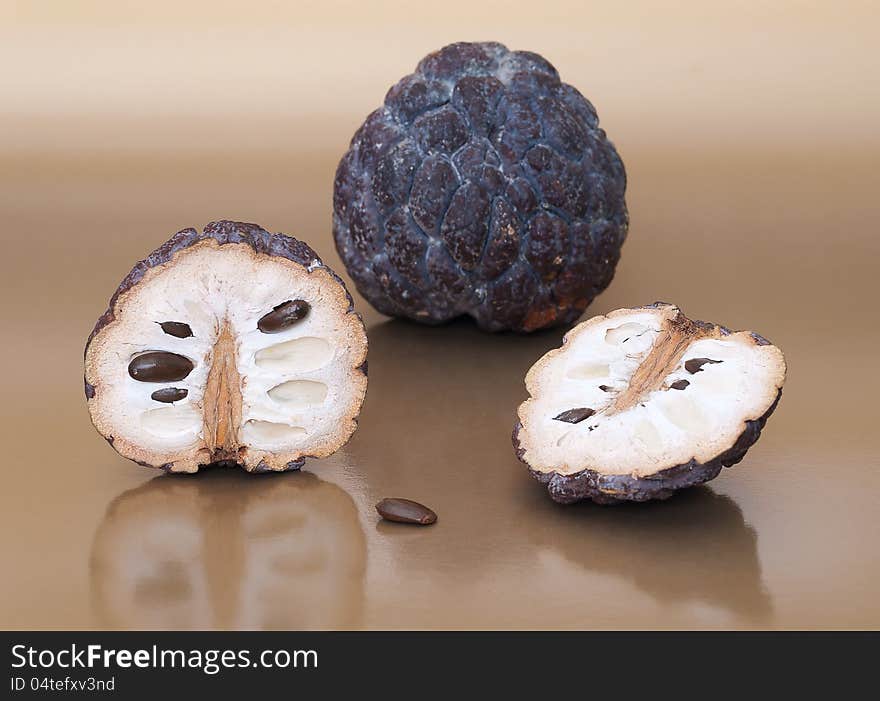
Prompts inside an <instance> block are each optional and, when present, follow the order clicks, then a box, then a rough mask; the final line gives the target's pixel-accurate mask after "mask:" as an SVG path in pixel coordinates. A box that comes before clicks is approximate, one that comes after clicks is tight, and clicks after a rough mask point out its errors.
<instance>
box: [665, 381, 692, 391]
mask: <svg viewBox="0 0 880 701" xmlns="http://www.w3.org/2000/svg"><path fill="white" fill-rule="evenodd" d="M689 384H690V382H688V381H687V380H676V381H675V382H673V383H672V384H671V385H669V387H670V389H684V388H685V387H687V386H688V385H689Z"/></svg>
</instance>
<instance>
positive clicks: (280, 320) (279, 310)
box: [257, 299, 311, 333]
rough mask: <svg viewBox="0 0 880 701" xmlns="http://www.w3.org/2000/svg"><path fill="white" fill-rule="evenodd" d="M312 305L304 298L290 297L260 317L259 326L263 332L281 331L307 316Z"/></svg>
mask: <svg viewBox="0 0 880 701" xmlns="http://www.w3.org/2000/svg"><path fill="white" fill-rule="evenodd" d="M309 309H311V306H310V305H309V303H308V302H306V301H305V300H303V299H289V300H287V301H286V302H282V303H281V304H279V305H278V306H277V307H273V309H272V311H271V312H269V313H268V314H265V315H263V316H262V317H260V320H259V321H258V322H257V328H258V329H259V330H260V331H262V332H263V333H280V332H281V331H284V330H285V329H289V328H290V327H291V326H293V325H294V324H295V323H296V322H298V321H300V320H301V319H303V318H305V315H306V314H308V313H309Z"/></svg>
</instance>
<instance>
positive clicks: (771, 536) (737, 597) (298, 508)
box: [0, 0, 880, 628]
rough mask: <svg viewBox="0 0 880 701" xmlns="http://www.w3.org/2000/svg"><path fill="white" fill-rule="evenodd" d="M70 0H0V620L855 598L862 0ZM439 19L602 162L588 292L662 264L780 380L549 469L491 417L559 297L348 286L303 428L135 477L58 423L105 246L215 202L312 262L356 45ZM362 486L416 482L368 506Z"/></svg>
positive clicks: (675, 619)
mask: <svg viewBox="0 0 880 701" xmlns="http://www.w3.org/2000/svg"><path fill="white" fill-rule="evenodd" d="M19 5H21V4H19ZM38 5H39V3H37V4H33V7H34V8H36V7H37V6H38ZM87 5H88V9H87V10H82V12H81V13H79V12H78V13H75V12H74V10H73V9H70V10H65V9H62V5H58V6H57V9H56V10H54V12H55V13H56V14H51V13H49V14H46V13H47V12H49V11H38V10H36V9H33V10H29V9H27V8H25V9H21V10H20V13H19V16H18V17H16V18H15V22H3V23H0V39H2V41H0V59H2V65H7V66H10V65H12V66H18V67H19V68H20V69H19V70H17V71H15V72H14V74H8V75H7V78H8V80H6V81H5V82H6V88H5V91H4V92H5V95H6V97H5V99H4V110H3V111H2V113H0V209H2V211H3V240H4V255H3V256H0V268H2V280H3V290H4V294H3V295H2V296H0V310H2V315H3V319H4V329H5V332H4V333H5V335H4V343H3V344H0V354H2V360H3V364H4V367H6V368H15V372H13V373H7V374H6V376H5V377H4V397H5V398H6V400H7V401H4V402H3V403H2V404H0V425H2V430H3V439H4V457H5V460H4V465H3V471H4V478H5V479H4V482H3V489H2V490H0V514H2V515H0V524H2V529H0V543H2V553H3V556H4V570H3V577H2V578H0V626H2V627H11V628H90V627H113V628H126V627H135V628H173V627H184V628H206V627H223V628H263V627H267V628H274V627H281V628H284V627H290V628H322V627H323V628H361V627H367V628H400V627H403V628H422V627H427V628H458V627H465V628H490V627H492V628H494V627H501V628H523V627H525V628H618V627H623V628H646V627H648V628H654V627H657V628H682V627H684V628H728V627H733V628H754V627H761V628H764V627H771V628H831V627H857V628H867V627H870V628H876V627H878V626H880V600H878V598H877V592H878V590H880V556H878V552H880V550H878V547H877V543H878V542H880V464H878V458H877V448H876V435H877V427H876V425H877V408H876V407H877V400H876V398H877V396H878V395H880V373H878V372H877V369H876V364H877V360H876V358H877V348H878V347H880V327H878V324H877V321H876V319H877V311H876V303H877V299H878V293H880V270H878V266H880V263H878V261H880V237H878V235H877V231H878V226H880V199H878V197H877V186H878V181H877V166H876V164H877V162H878V158H880V134H878V130H877V124H880V108H878V104H880V98H878V94H877V91H875V90H868V89H867V87H866V86H868V85H870V84H871V79H870V75H871V74H872V73H876V68H877V66H876V51H875V49H874V36H873V34H874V29H873V28H874V27H875V26H876V22H875V19H876V17H875V16H874V15H876V10H875V9H872V8H871V4H870V3H856V2H853V3H846V4H845V7H841V6H840V5H835V6H834V7H832V6H830V5H828V6H825V7H824V9H823V7H822V6H820V5H818V4H817V5H815V6H813V5H809V4H807V3H788V2H779V3H772V4H771V3H754V4H753V5H750V4H747V5H749V6H747V7H741V6H736V7H731V8H730V9H729V10H722V9H718V7H715V6H712V9H710V6H709V5H706V4H703V3H686V4H685V5H684V6H683V7H682V9H681V10H680V12H679V11H678V10H676V12H678V14H676V12H671V11H669V10H668V8H665V7H661V6H659V5H656V4H644V5H642V4H639V3H624V4H621V7H620V9H614V8H615V7H616V6H615V5H612V4H611V3H609V4H608V6H607V7H606V8H605V9H602V10H599V9H595V10H594V11H593V13H592V14H589V15H588V14H586V10H584V4H583V3H571V4H566V3H561V2H560V3H552V2H551V3H547V4H546V6H542V16H541V17H540V21H538V18H537V16H536V15H535V11H534V9H531V10H525V9H522V11H521V12H520V11H519V10H516V9H515V7H516V6H515V4H514V9H513V10H508V11H506V14H505V16H506V17H508V18H509V19H507V20H499V19H498V15H497V12H495V13H492V12H489V11H488V10H483V9H481V8H478V7H474V4H473V3H466V2H464V0H462V2H458V1H457V0H455V1H452V2H450V3H446V5H448V6H449V9H448V10H447V11H445V12H444V15H443V16H442V17H440V16H437V17H431V18H430V21H421V22H419V23H418V26H416V25H413V27H412V28H411V31H410V30H406V31H405V30H404V29H403V28H404V27H405V24H404V23H402V22H389V21H388V19H387V18H388V15H387V14H386V15H385V19H384V20H383V19H382V18H381V12H380V13H379V14H375V13H376V10H375V9H371V10H370V13H372V14H368V12H367V10H366V9H365V8H366V5H368V4H364V9H357V8H355V9H352V10H350V11H348V12H342V11H341V10H340V8H339V7H336V6H335V5H334V3H333V2H328V3H322V4H321V6H320V7H318V6H315V7H311V6H310V7H309V8H303V7H299V5H300V4H296V5H297V9H296V10H294V9H292V8H293V5H291V6H290V7H291V9H289V10H287V9H284V10H282V9H279V8H280V6H279V5H277V4H274V3H273V4H272V8H270V7H269V3H260V2H256V3H253V4H252V5H251V6H249V8H248V13H247V15H244V14H240V10H233V9H230V8H232V5H228V6H227V5H221V6H218V5H216V4H211V5H210V9H211V11H210V12H208V11H206V9H205V8H206V7H209V6H208V5H204V6H201V5H200V3H191V4H184V5H181V4H180V3H176V4H170V3H168V4H167V6H166V4H163V3H158V4H154V5H151V9H149V10H145V14H144V15H143V16H139V17H138V18H132V17H122V16H121V15H120V14H119V13H120V12H121V10H119V9H118V8H119V7H122V5H120V4H118V3H110V2H102V1H98V0H96V1H95V2H91V3H88V4H87ZM764 5H772V7H769V8H764V7H763V6H764ZM194 6H195V7H197V9H192V7H194ZM624 6H625V7H624ZM70 7H71V8H72V7H73V6H72V5H71V6H70ZM84 7H85V6H84ZM505 7H508V6H507V5H505ZM529 7H533V6H532V5H529ZM719 7H720V6H719ZM465 10H467V12H468V13H469V15H468V16H470V17H471V18H472V19H471V21H472V22H473V23H474V24H473V28H472V29H470V30H468V31H467V32H463V31H462V28H461V17H462V16H463V13H464V12H465ZM385 11H386V13H387V12H388V11H390V10H388V9H387V8H386V10H385ZM0 12H5V10H3V11H0ZM284 13H288V14H284ZM294 13H296V14H295V15H294ZM279 14H280V16H279ZM206 18H210V20H208V19H206ZM282 20H284V21H282ZM206 21H209V22H210V23H209V24H207V25H206V24H205V22H206ZM462 34H465V35H467V36H466V37H464V38H472V37H479V38H490V37H492V38H498V39H499V40H501V41H504V42H505V43H507V44H508V45H510V46H512V47H516V48H531V49H534V50H537V51H540V52H541V53H542V54H544V55H545V56H547V57H548V58H549V59H550V60H552V61H553V62H554V63H556V64H557V67H558V68H559V69H560V72H561V73H563V75H564V76H565V77H566V80H567V81H569V82H571V83H573V84H575V85H578V86H579V87H581V88H582V89H583V90H584V92H585V93H586V94H587V96H588V97H589V98H590V99H591V100H592V101H593V102H594V103H595V104H596V107H597V109H598V111H599V113H600V116H601V118H602V125H603V126H604V128H605V129H607V130H608V133H609V135H610V136H611V138H612V139H613V140H614V142H615V144H616V145H617V146H618V148H619V150H620V152H621V155H622V157H623V158H624V160H625V162H626V165H627V171H628V174H629V189H628V204H629V209H630V214H631V218H632V226H631V230H630V236H629V239H628V241H627V243H626V244H625V245H624V249H623V256H622V259H621V264H620V267H619V269H618V272H617V275H616V277H615V279H614V281H613V282H612V283H611V286H610V287H609V289H608V290H607V291H606V292H605V293H604V294H602V295H601V296H600V297H599V298H598V299H597V300H596V301H595V302H594V304H593V305H592V306H591V307H590V309H589V310H588V313H604V312H607V311H610V310H612V309H616V308H619V307H624V306H633V305H638V304H646V303H649V302H652V301H654V300H655V299H662V300H668V301H670V302H674V303H676V304H679V305H680V306H681V307H682V309H683V310H684V312H685V313H686V314H687V315H688V316H690V317H692V318H697V319H711V320H718V321H722V322H724V323H725V324H727V325H729V326H730V327H732V328H749V329H755V330H757V331H759V332H760V333H762V334H764V335H766V336H767V337H768V338H769V339H770V340H771V341H772V342H773V343H775V344H777V345H778V346H779V347H780V348H781V349H782V350H783V351H784V352H785V354H786V359H787V361H788V365H789V375H788V380H787V383H786V386H785V394H784V398H783V399H782V401H781V403H780V405H779V408H778V410H777V411H776V413H775V414H774V415H773V416H772V418H771V419H770V420H769V422H768V424H767V427H766V430H765V434H764V436H763V437H762V438H761V440H760V441H759V442H758V444H757V445H755V446H754V448H752V450H751V451H750V452H749V454H748V455H747V457H746V459H745V460H744V461H743V462H742V463H741V464H740V465H738V466H736V467H733V468H730V469H725V470H724V471H723V472H722V473H721V475H720V476H719V477H718V478H717V479H716V480H715V481H713V482H712V483H711V486H708V487H705V488H699V489H694V490H691V491H689V492H684V493H681V494H678V495H676V496H674V497H673V498H671V499H670V500H669V501H666V502H662V503H653V504H643V505H631V506H620V507H600V506H593V505H588V504H583V505H576V506H572V507H563V506H559V505H557V504H554V503H553V502H551V501H550V499H549V498H548V497H547V494H546V489H545V488H544V487H543V486H541V485H539V484H537V483H536V482H535V481H534V480H533V479H532V478H531V477H529V475H528V473H527V472H526V470H525V468H524V466H522V465H521V464H520V463H519V462H518V461H517V460H516V457H515V456H514V454H513V451H512V448H511V444H510V431H511V428H512V424H513V421H514V412H515V410H516V407H517V405H518V404H519V403H520V402H521V401H522V400H523V399H524V397H525V391H524V387H523V377H524V375H525V372H526V370H527V369H528V368H529V366H531V364H532V363H533V362H534V361H535V360H536V359H537V358H538V357H539V356H540V355H541V354H542V353H544V352H546V351H547V350H548V349H550V348H553V347H555V346H557V345H558V344H559V341H560V338H561V336H562V330H557V331H551V332H548V333H543V334H539V335H533V336H508V335H503V336H491V335H486V334H483V333H480V332H479V331H477V330H476V329H475V327H474V325H473V324H471V323H465V322H461V323H454V324H452V325H450V326H446V327H441V328H423V327H419V326H416V325H413V324H409V323H405V322H400V321H388V320H386V319H383V318H382V317H380V316H379V315H378V314H376V313H374V312H372V311H371V310H370V309H369V308H368V307H366V306H365V305H364V303H363V301H362V300H360V299H359V298H356V299H355V303H356V305H357V306H358V308H359V309H360V310H361V311H362V312H363V313H364V315H365V320H366V322H367V326H368V333H369V336H370V343H371V346H370V353H369V371H370V385H369V390H368V393H367V400H366V403H365V405H364V410H363V413H362V414H361V418H360V429H359V431H358V432H357V433H356V434H355V436H354V438H353V439H352V441H351V442H350V443H349V444H348V445H347V446H346V447H344V448H343V449H342V450H341V451H340V452H339V453H337V454H336V455H335V456H333V457H331V458H329V459H326V460H323V461H308V462H307V463H306V468H305V469H306V470H307V472H303V473H301V474H284V475H278V476H272V475H269V476H262V477H261V476H258V475H246V474H240V473H239V472H237V471H230V470H220V471H216V472H214V473H205V474H202V473H200V474H198V475H195V476H193V477H164V476H159V475H158V473H157V472H155V471H151V470H147V469H145V468H139V467H138V466H136V465H134V464H132V463H130V462H129V461H127V460H125V459H123V458H121V457H119V456H118V455H116V453H114V451H113V450H112V448H110V446H108V445H106V443H105V442H104V441H103V440H101V438H100V437H99V436H98V435H97V433H96V432H95V431H94V430H93V429H92V427H91V425H90V424H89V419H88V412H87V410H86V406H85V399H84V397H83V393H82V391H83V390H82V346H83V344H84V342H85V338H86V336H87V335H88V333H89V331H90V330H91V328H92V325H93V324H94V320H95V319H96V318H97V316H98V315H99V314H100V313H101V312H102V311H103V310H104V309H105V307H106V302H107V298H108V297H109V295H110V294H111V293H112V291H113V290H114V289H115V288H116V286H117V284H118V283H119V280H120V279H121V277H122V276H123V275H124V274H125V273H126V272H127V271H128V270H129V269H130V268H131V265H132V264H133V263H134V262H135V261H136V260H138V259H139V258H142V257H143V256H144V255H146V254H147V253H148V252H149V251H150V250H152V249H153V248H154V247H155V246H156V245H158V244H159V243H161V242H162V241H163V240H165V239H166V238H167V237H168V236H169V235H170V234H171V233H173V232H174V231H177V230H178V229H180V228H182V227H184V226H198V227H201V226H203V225H204V224H205V223H207V222H208V221H211V220H213V219H219V218H232V219H239V220H244V221H256V222H259V223H261V224H262V225H263V226H265V227H267V228H268V229H271V230H273V231H286V232H289V233H292V234H295V235H296V236H298V237H301V238H302V239H303V240H305V241H308V242H309V243H310V244H311V245H313V246H314V247H315V249H316V250H317V252H318V253H319V254H320V255H321V256H322V257H324V258H325V259H326V261H327V263H328V264H329V265H331V266H333V267H334V268H336V269H337V270H341V269H342V268H341V266H340V265H339V261H338V257H337V256H336V255H335V253H334V251H333V245H332V241H331V238H330V210H331V201H330V200H331V191H332V180H333V173H334V170H335V167H336V163H337V160H338V158H339V157H340V155H341V154H342V153H343V151H344V150H345V148H346V145H347V143H348V140H349V138H350V137H351V134H352V131H353V130H354V128H355V127H356V126H357V124H359V123H360V122H361V120H362V119H363V117H364V116H365V114H366V112H367V111H368V110H370V109H372V107H373V106H374V105H375V104H378V101H379V100H380V99H381V96H382V94H383V93H384V90H385V89H386V88H387V85H388V83H389V81H391V80H393V79H395V78H396V77H398V76H400V75H403V74H404V73H406V72H408V71H409V70H411V69H412V67H413V65H414V63H415V61H416V60H417V59H418V58H419V57H420V56H422V55H423V54H424V53H425V52H426V51H428V50H430V49H432V48H435V47H436V46H439V45H441V44H442V43H443V42H444V41H447V40H450V39H453V38H460V37H462ZM331 41H344V42H345V43H346V47H347V48H346V51H345V52H338V51H330V50H329V49H328V48H327V47H328V46H329V45H330V42H331ZM319 57H320V60H319ZM353 60H355V61H356V63H357V68H358V72H357V73H356V74H353V73H352V69H351V67H352V63H351V62H352V61H353ZM304 67H307V69H305V68H304ZM333 85H340V86H345V87H344V88H342V87H340V88H332V87H331V86H333ZM86 86H88V89H86ZM388 494H403V495H406V496H408V497H411V498H413V499H415V500H417V501H420V502H423V503H426V504H429V505H430V506H431V507H432V508H434V509H435V510H436V511H437V513H438V514H440V515H441V518H440V520H439V521H438V522H437V524H436V525H434V526H431V527H430V528H425V529H417V528H402V527H399V526H396V525H395V524H388V523H382V522H380V520H379V517H378V515H377V514H376V512H375V510H374V504H375V503H376V502H377V501H378V500H379V499H381V498H382V497H384V496H386V495H388Z"/></svg>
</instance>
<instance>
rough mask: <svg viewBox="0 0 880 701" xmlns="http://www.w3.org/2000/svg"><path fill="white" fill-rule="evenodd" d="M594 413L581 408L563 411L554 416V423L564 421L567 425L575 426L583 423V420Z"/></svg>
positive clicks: (591, 410)
mask: <svg viewBox="0 0 880 701" xmlns="http://www.w3.org/2000/svg"><path fill="white" fill-rule="evenodd" d="M595 413H596V412H595V411H594V410H593V409H588V408H587V407H582V408H580V409H569V410H568V411H563V412H562V413H561V414H560V415H559V416H554V417H553V420H554V421H565V422H566V423H569V424H577V423H580V422H581V421H583V420H584V419H589V418H590V417H591V416H592V415H593V414H595Z"/></svg>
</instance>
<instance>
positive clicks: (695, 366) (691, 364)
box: [684, 358, 724, 375]
mask: <svg viewBox="0 0 880 701" xmlns="http://www.w3.org/2000/svg"><path fill="white" fill-rule="evenodd" d="M723 362H724V361H723V360H712V359H711V358H691V359H690V360H688V361H687V362H685V364H684V369H685V370H687V371H688V372H689V373H690V374H691V375H695V374H696V373H698V372H700V371H702V369H703V366H704V365H705V364H706V363H712V364H717V363H723Z"/></svg>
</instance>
